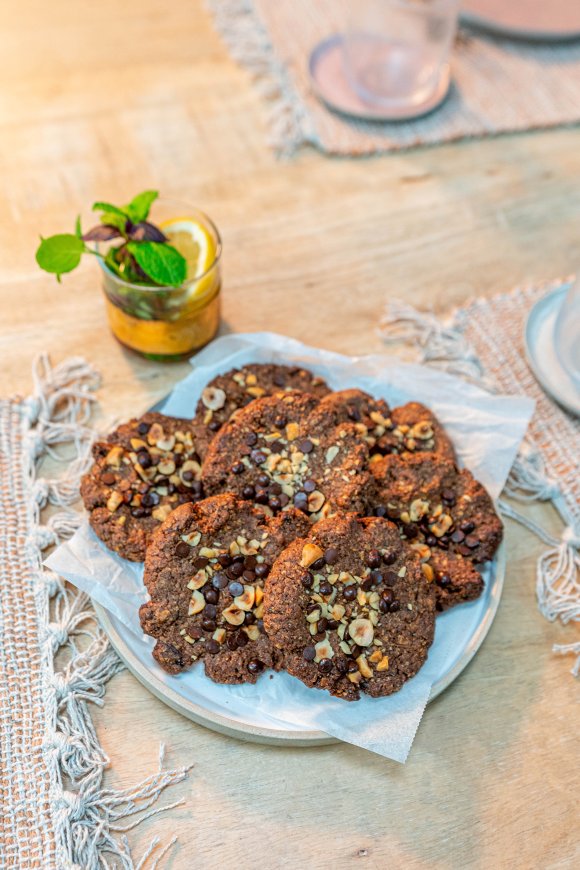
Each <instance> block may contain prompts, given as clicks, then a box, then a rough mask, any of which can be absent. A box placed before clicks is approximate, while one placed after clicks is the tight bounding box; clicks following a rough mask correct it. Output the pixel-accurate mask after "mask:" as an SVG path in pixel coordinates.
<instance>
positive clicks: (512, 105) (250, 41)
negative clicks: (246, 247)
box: [208, 0, 580, 155]
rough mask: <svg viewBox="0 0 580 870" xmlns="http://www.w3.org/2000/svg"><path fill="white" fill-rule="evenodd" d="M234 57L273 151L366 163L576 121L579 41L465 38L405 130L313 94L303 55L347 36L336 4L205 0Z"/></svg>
mask: <svg viewBox="0 0 580 870" xmlns="http://www.w3.org/2000/svg"><path fill="white" fill-rule="evenodd" d="M208 3H209V6H210V8H211V10H212V12H213V15H214V19H215V22H216V26H217V28H218V30H219V31H220V33H221V34H222V36H223V37H224V39H225V41H226V43H227V45H228V47H229V49H230V51H231V53H232V55H233V56H234V57H235V58H236V59H237V60H239V61H240V63H242V64H243V65H244V66H246V67H248V68H249V69H250V70H251V72H252V73H253V74H254V76H255V78H256V81H257V83H258V85H259V86H260V88H261V90H262V92H263V94H264V97H265V99H267V100H268V102H269V103H270V108H271V118H270V120H271V139H272V144H273V145H274V146H275V147H276V148H278V149H280V150H282V151H286V152H290V151H292V150H294V149H295V148H297V147H299V146H300V145H305V144H311V145H315V146H316V147H318V148H320V149H321V150H323V151H327V152H329V153H334V154H351V155H362V154H372V153H374V152H378V151H397V150H401V149H404V148H410V147H413V146H417V145H432V144H437V143H441V142H451V141H454V140H457V139H462V138H465V137H473V136H492V135H496V134H498V133H505V132H513V131H523V130H531V129H537V128H542V127H554V126H558V125H562V124H572V123H577V122H578V121H580V41H576V42H571V43H563V44H554V45H549V44H546V45H537V44H527V43H523V42H517V41H511V40H509V39H507V38H500V37H495V38H494V37H492V36H487V35H483V34H477V35H476V33H475V31H473V32H472V31H467V30H463V29H462V30H461V31H460V34H459V36H458V38H457V42H456V46H455V52H454V57H453V77H454V87H453V89H452V92H451V94H450V96H449V98H448V99H447V101H446V102H445V103H444V104H443V106H442V107H441V108H440V109H439V110H438V111H436V112H434V113H433V114H432V115H429V116H427V117H425V118H420V119H417V120H415V121H409V122H404V123H376V122H373V123H371V122H365V121H357V120H350V119H347V118H345V117H342V116H339V115H336V114H333V113H332V112H331V111H329V110H328V109H327V108H325V106H324V105H322V104H321V103H320V102H319V101H318V99H317V97H316V96H315V95H314V93H313V92H312V89H311V86H310V81H309V78H308V57H309V55H310V52H311V51H312V49H313V47H314V46H315V45H316V43H317V42H319V41H320V40H321V39H323V38H325V37H327V36H330V35H331V34H333V33H337V32H340V31H341V30H342V29H343V22H342V18H343V15H342V12H341V8H342V4H341V3H340V2H339V0H316V2H315V3H313V2H311V0H276V2H273V0H208Z"/></svg>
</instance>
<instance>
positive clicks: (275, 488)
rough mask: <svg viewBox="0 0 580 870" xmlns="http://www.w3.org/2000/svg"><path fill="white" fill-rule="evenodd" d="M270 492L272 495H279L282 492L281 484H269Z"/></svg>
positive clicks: (274, 482)
mask: <svg viewBox="0 0 580 870" xmlns="http://www.w3.org/2000/svg"><path fill="white" fill-rule="evenodd" d="M270 492H271V494H272V495H280V493H281V492H282V486H281V484H279V483H276V481H273V482H272V483H271V484H270Z"/></svg>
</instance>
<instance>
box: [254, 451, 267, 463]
mask: <svg viewBox="0 0 580 870" xmlns="http://www.w3.org/2000/svg"><path fill="white" fill-rule="evenodd" d="M251 457H252V462H254V463H255V464H256V465H261V464H262V462H265V461H266V458H267V457H266V454H265V453H262V451H261V450H252V453H251Z"/></svg>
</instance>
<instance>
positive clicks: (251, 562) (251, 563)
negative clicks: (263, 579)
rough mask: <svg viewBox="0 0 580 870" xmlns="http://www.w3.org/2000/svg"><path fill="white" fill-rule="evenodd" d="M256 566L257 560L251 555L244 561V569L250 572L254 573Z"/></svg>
mask: <svg viewBox="0 0 580 870" xmlns="http://www.w3.org/2000/svg"><path fill="white" fill-rule="evenodd" d="M257 564H258V560H257V558H256V557H255V556H254V555H253V554H252V553H251V554H250V555H249V556H246V558H245V559H244V568H248V569H249V570H250V571H254V570H255V568H256V565H257Z"/></svg>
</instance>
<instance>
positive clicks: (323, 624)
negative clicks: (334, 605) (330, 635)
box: [318, 616, 328, 631]
mask: <svg viewBox="0 0 580 870" xmlns="http://www.w3.org/2000/svg"><path fill="white" fill-rule="evenodd" d="M327 628H328V619H327V618H326V616H321V617H320V619H319V620H318V631H326V629H327Z"/></svg>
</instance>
